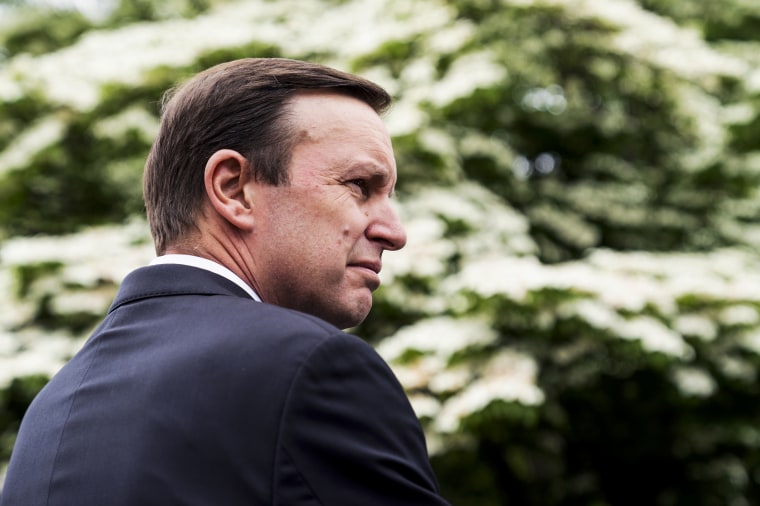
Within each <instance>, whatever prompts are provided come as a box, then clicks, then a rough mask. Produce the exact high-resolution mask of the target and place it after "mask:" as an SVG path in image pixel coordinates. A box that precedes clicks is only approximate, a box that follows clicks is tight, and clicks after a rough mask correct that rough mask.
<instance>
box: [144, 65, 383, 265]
mask: <svg viewBox="0 0 760 506" xmlns="http://www.w3.org/2000/svg"><path fill="white" fill-rule="evenodd" d="M305 90H325V91H331V92H334V93H338V94H345V95H348V96H352V97H355V98H358V99H360V100H362V101H363V102H365V103H367V104H368V105H369V106H370V107H372V108H373V109H374V110H375V112H377V113H378V114H381V113H383V112H384V111H385V110H386V109H387V108H388V107H389V105H390V102H391V98H390V96H389V95H388V93H387V92H386V91H385V90H384V89H382V88H381V87H380V86H377V85H376V84H374V83H372V82H370V81H368V80H366V79H363V78H360V77H358V76H354V75H351V74H347V73H344V72H341V71H338V70H335V69H332V68H329V67H325V66H322V65H318V64H314V63H308V62H303V61H298V60H290V59H285V58H246V59H242V60H235V61H231V62H227V63H223V64H220V65H216V66H214V67H212V68H210V69H207V70H206V71H204V72H201V73H200V74H198V75H196V76H195V77H193V78H192V79H190V80H189V81H188V82H186V83H185V84H184V85H182V86H180V87H178V88H176V89H174V90H171V91H170V92H169V93H167V94H166V96H165V97H164V103H163V107H162V114H161V127H160V129H159V133H158V136H157V137H156V140H155V142H154V144H153V147H152V149H151V151H150V154H149V156H148V160H147V162H146V165H145V176H144V188H143V189H144V196H145V205H146V209H147V214H148V221H149V223H150V227H151V233H152V234H153V239H154V241H155V245H156V252H157V253H158V254H163V253H164V252H165V250H166V248H167V247H169V246H171V245H172V244H173V243H176V242H178V241H182V240H184V239H185V238H186V237H187V236H188V235H189V234H192V233H193V232H195V231H196V221H197V219H198V216H199V214H200V213H201V212H202V208H203V203H204V201H205V194H204V186H203V169H204V167H205V165H206V162H207V160H208V159H209V157H210V156H211V155H212V154H213V153H215V152H216V151H218V150H220V149H232V150H235V151H237V152H239V153H241V154H242V155H243V156H244V157H246V158H247V159H248V160H249V162H250V167H251V170H252V177H253V178H255V179H256V180H257V181H261V182H264V183H268V184H272V185H280V184H284V183H287V182H288V179H289V174H288V170H287V167H288V163H289V161H290V155H291V153H292V150H293V147H294V146H295V144H296V143H297V142H298V141H299V139H298V132H297V131H295V130H294V128H293V125H292V123H291V122H290V121H288V113H289V111H288V104H289V102H290V101H291V100H292V98H293V96H294V95H296V94H298V93H300V92H302V91H305Z"/></svg>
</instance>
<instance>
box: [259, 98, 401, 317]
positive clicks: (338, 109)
mask: <svg viewBox="0 0 760 506" xmlns="http://www.w3.org/2000/svg"><path fill="white" fill-rule="evenodd" d="M290 107H291V115H290V116H291V117H293V118H295V119H294V121H295V122H296V127H297V129H298V130H300V131H301V134H302V135H301V139H302V140H300V141H299V143H298V144H297V145H296V147H295V149H294V151H293V156H292V159H291V163H290V166H289V174H290V184H289V185H283V186H267V185H263V184H260V183H256V182H250V183H249V184H253V185H257V188H256V195H257V199H256V201H255V202H254V211H255V213H256V214H255V224H254V231H253V233H252V234H251V235H250V237H249V238H248V240H247V242H248V245H249V250H250V252H251V254H252V257H253V261H254V262H255V267H254V269H255V272H256V288H257V291H259V292H260V293H259V295H260V296H261V297H262V299H263V300H264V301H265V302H269V303H272V304H276V305H279V306H284V307H288V308H291V309H296V310H299V311H303V312H306V313H310V314H313V315H315V316H318V317H320V318H322V319H324V320H326V321H328V322H330V323H332V324H333V325H335V326H337V327H339V328H348V327H352V326H355V325H357V324H359V323H360V322H361V321H362V320H364V318H365V317H366V316H367V314H368V313H369V310H370V309H371V307H372V292H373V291H374V290H375V289H377V287H378V286H379V285H380V279H379V277H378V273H379V271H380V268H381V256H382V253H383V251H384V250H397V249H400V248H402V247H403V246H404V244H405V243H406V233H405V231H404V229H403V227H402V226H401V223H400V222H399V219H398V216H397V215H396V213H395V211H394V210H393V208H392V206H391V195H392V193H393V189H394V186H395V184H396V163H395V160H394V156H393V148H392V146H391V141H390V137H389V135H388V133H387V131H386V129H385V126H384V125H383V122H382V120H381V119H380V117H379V116H378V115H377V114H376V113H375V111H374V110H373V109H372V108H371V107H370V106H368V105H367V104H365V103H364V102H361V101H360V100H357V99H354V98H351V97H347V96H343V95H338V94H334V93H328V92H319V93H316V92H310V93H302V94H300V95H298V96H296V98H295V99H294V100H293V102H292V103H291V105H290ZM254 170H255V168H254Z"/></svg>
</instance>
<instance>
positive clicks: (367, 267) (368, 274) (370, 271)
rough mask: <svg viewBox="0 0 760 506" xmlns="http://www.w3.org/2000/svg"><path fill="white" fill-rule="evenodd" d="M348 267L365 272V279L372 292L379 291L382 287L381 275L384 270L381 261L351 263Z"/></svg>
mask: <svg viewBox="0 0 760 506" xmlns="http://www.w3.org/2000/svg"><path fill="white" fill-rule="evenodd" d="M348 267H352V268H355V269H357V270H359V271H362V272H363V277H364V278H365V279H366V281H367V288H369V289H370V290H371V291H375V290H377V288H378V287H379V286H380V276H379V274H380V269H382V264H381V263H380V262H379V261H378V262H375V261H372V260H365V261H357V262H351V263H349V264H348Z"/></svg>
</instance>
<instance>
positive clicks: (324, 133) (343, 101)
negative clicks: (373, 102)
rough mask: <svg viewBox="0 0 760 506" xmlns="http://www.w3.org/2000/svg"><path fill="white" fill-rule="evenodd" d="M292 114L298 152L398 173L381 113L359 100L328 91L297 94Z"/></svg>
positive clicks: (292, 104) (292, 103)
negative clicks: (306, 152) (307, 152)
mask: <svg viewBox="0 0 760 506" xmlns="http://www.w3.org/2000/svg"><path fill="white" fill-rule="evenodd" d="M289 112H290V114H291V119H292V122H293V125H294V126H295V128H296V131H297V134H296V136H297V144H296V147H295V151H296V152H299V151H300V152H304V151H309V156H311V157H319V158H325V157H331V158H333V162H336V161H338V159H343V163H346V164H359V165H362V164H366V165H369V166H375V169H385V170H386V171H389V172H393V173H394V174H395V169H396V164H395V160H394V156H393V147H392V145H391V140H390V136H389V134H388V131H387V130H386V128H385V124H384V123H383V121H382V119H381V118H380V116H379V115H378V114H377V113H376V112H375V111H374V109H372V107H370V106H369V105H368V104H366V103H364V102H362V101H361V100H359V99H356V98H353V97H349V96H346V95H340V94H336V93H329V92H309V93H301V94H299V95H296V97H294V99H293V100H292V102H291V103H290V111H289Z"/></svg>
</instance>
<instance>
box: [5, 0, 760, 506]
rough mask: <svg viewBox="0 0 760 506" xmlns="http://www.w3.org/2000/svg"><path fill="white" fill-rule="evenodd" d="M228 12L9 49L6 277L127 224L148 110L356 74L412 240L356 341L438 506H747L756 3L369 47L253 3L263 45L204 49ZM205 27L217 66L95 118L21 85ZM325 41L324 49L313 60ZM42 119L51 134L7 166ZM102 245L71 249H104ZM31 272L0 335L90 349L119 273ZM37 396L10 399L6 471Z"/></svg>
mask: <svg viewBox="0 0 760 506" xmlns="http://www.w3.org/2000/svg"><path fill="white" fill-rule="evenodd" d="M222 3H225V2H216V1H213V0H204V1H197V0H176V1H172V2H163V3H160V2H154V1H148V0H140V1H138V2H133V1H127V0H125V1H121V2H119V3H118V5H117V7H116V8H115V10H114V11H113V12H111V14H110V16H108V17H107V19H105V20H104V21H102V22H96V21H92V20H87V19H85V18H83V17H82V16H80V15H78V14H77V13H71V12H70V13H65V14H63V15H61V16H42V17H39V23H38V24H36V25H35V24H33V23H28V22H26V21H24V22H19V23H18V24H17V25H9V27H7V28H4V30H5V32H4V34H3V35H2V37H1V38H2V40H4V41H5V42H4V44H5V45H6V49H5V53H6V60H4V62H7V63H8V66H7V69H8V76H9V78H8V80H7V81H6V82H4V83H0V84H5V85H6V86H9V85H8V82H11V83H16V84H19V86H20V91H19V92H18V93H10V92H9V94H8V95H7V97H6V98H2V97H0V161H2V162H3V163H7V164H8V165H7V166H0V229H2V233H1V234H2V236H3V239H4V240H5V241H6V243H5V244H4V245H3V246H4V248H3V250H1V251H0V253H5V252H6V251H11V252H13V251H14V249H13V247H14V246H16V247H18V250H20V251H22V252H23V251H26V250H25V248H27V247H29V248H33V246H31V245H32V244H34V240H33V239H30V238H28V237H26V238H23V239H21V236H33V235H35V234H41V233H44V234H69V233H72V232H77V231H81V230H83V229H85V228H86V227H87V226H89V225H95V224H114V223H122V222H125V221H127V220H130V219H131V218H133V217H134V216H136V215H137V216H140V215H142V213H143V209H142V202H141V196H140V192H141V184H140V177H141V171H142V165H143V161H144V158H145V155H146V154H147V151H148V148H149V145H150V142H151V138H152V134H153V131H154V129H155V127H156V125H157V121H158V106H159V103H160V98H161V95H162V94H163V92H164V90H166V89H167V88H170V87H171V86H173V85H174V84H175V83H176V82H178V81H181V80H182V79H184V78H186V77H188V76H189V75H191V74H193V73H195V72H197V71H199V70H201V69H204V68H206V67H208V66H211V65H214V64H216V63H220V62H222V61H226V60H230V59H234V58H241V57H247V56H272V57H275V56H276V57H279V56H283V57H295V58H305V59H309V58H310V59H314V60H316V61H322V62H328V63H332V64H335V65H337V66H340V67H343V68H345V69H346V70H352V71H355V72H359V73H363V74H364V73H366V74H367V75H368V76H369V77H376V78H379V79H380V80H381V81H383V80H384V81H385V82H384V83H383V84H388V85H389V89H390V90H391V91H392V92H393V93H394V94H395V95H396V99H397V100H396V106H395V108H394V109H392V110H391V111H390V113H389V115H388V119H389V124H392V123H393V121H397V122H398V123H399V124H400V125H399V124H397V125H396V128H397V129H398V130H397V131H395V132H394V139H393V140H394V149H395V151H396V159H397V164H398V167H399V174H400V179H399V182H398V197H399V198H398V201H399V208H400V213H401V215H402V218H403V219H404V221H405V222H406V223H407V224H408V230H409V231H410V241H409V244H408V246H407V248H406V249H405V250H404V251H406V252H407V253H404V251H402V252H399V253H396V254H389V255H387V256H386V257H384V261H385V264H386V267H385V268H384V270H383V275H384V276H385V275H387V276H388V282H387V283H384V285H383V286H382V287H381V288H380V289H379V290H378V291H377V293H376V295H375V304H374V308H373V311H372V313H371V314H370V316H369V317H368V318H367V319H366V320H365V321H364V322H363V323H362V324H361V325H360V326H358V327H357V328H356V329H353V331H354V332H356V333H357V334H358V335H360V336H362V337H364V338H366V339H367V340H368V341H369V342H371V343H372V344H373V345H376V346H377V347H378V350H379V351H381V352H382V353H383V354H384V356H385V357H386V358H387V359H388V361H389V362H390V363H391V365H392V366H393V367H394V368H395V369H396V370H397V372H398V373H399V377H400V379H401V380H402V382H403V383H404V386H405V387H406V388H407V389H408V391H409V394H410V398H411V399H412V403H413V405H414V406H415V408H416V409H418V410H419V415H420V419H421V421H422V423H423V426H424V428H425V430H426V432H427V433H428V436H429V442H430V444H431V451H432V455H431V457H432V462H433V465H434V467H435V469H436V471H437V474H438V476H439V479H440V482H441V486H442V489H443V491H444V495H445V496H446V497H447V498H449V499H450V500H451V502H452V503H453V504H457V505H460V506H468V505H473V506H496V505H513V504H520V505H526V506H530V505H545V504H552V505H573V506H574V505H578V506H588V505H595V506H602V505H615V506H618V505H627V504H631V505H633V504H636V505H639V504H647V505H650V504H651V505H655V506H660V505H661V506H671V505H700V506H702V505H703V506H711V505H724V504H736V505H743V504H755V503H760V429H758V428H757V426H756V425H757V420H758V419H759V418H760V412H758V409H760V408H758V407H757V403H756V402H755V401H756V399H757V398H758V396H759V395H760V391H759V389H760V387H759V386H758V375H759V374H760V338H758V336H760V317H759V316H758V314H760V302H758V300H760V299H758V297H757V296H756V295H755V294H756V293H757V289H756V287H757V285H758V284H760V279H759V278H758V275H757V273H758V272H760V260H758V259H757V255H756V253H755V252H756V251H757V247H758V246H760V229H758V227H757V218H758V216H760V204H758V202H760V199H758V193H759V192H760V153H758V144H757V139H758V138H760V101H758V97H759V96H760V95H759V94H758V89H757V84H756V83H757V71H756V70H755V69H757V68H758V65H759V64H760V57H758V54H760V52H758V50H757V49H758V47H760V46H759V44H758V42H760V41H758V35H757V34H758V33H760V32H758V23H759V21H758V20H759V19H760V17H758V11H757V8H756V7H755V6H754V5H752V2H751V1H747V0H720V1H716V2H701V3H700V2H694V1H691V0H672V1H671V0H639V1H638V2H628V1H623V0H598V1H584V2H573V1H569V2H543V1H535V2H533V1H522V0H520V1H516V0H515V1H510V0H504V1H497V0H449V1H443V0H442V1H440V2H438V1H432V2H427V1H425V2H412V3H410V2H404V1H403V0H399V1H396V0H388V2H387V3H386V4H384V5H383V9H382V12H380V11H378V12H377V18H378V19H376V20H374V19H373V24H372V29H371V30H370V29H368V28H367V26H368V25H362V24H360V23H358V20H357V19H356V18H353V19H350V20H344V21H342V22H338V20H336V19H335V18H333V17H331V16H333V15H334V14H333V13H335V12H344V11H343V10H342V9H344V8H348V7H351V5H352V1H349V0H346V1H343V0H340V1H319V0H308V1H305V2H303V3H302V5H299V10H298V12H295V11H293V12H288V11H286V10H278V9H279V8H280V7H281V5H280V3H277V2H264V3H262V4H261V6H260V7H261V8H260V9H257V10H256V14H255V20H254V21H251V20H250V19H247V18H246V19H243V18H242V16H241V19H237V18H235V19H234V23H235V25H236V26H244V27H246V29H248V30H249V31H250V33H251V35H250V39H249V40H247V41H244V42H240V43H239V44H238V43H221V42H220V43H217V42H218V41H217V40H216V37H215V35H216V34H218V32H216V33H209V31H208V29H207V26H209V25H208V24H205V23H207V22H208V20H209V19H210V18H204V16H206V15H210V13H213V12H214V8H215V7H217V6H219V5H221V4H222ZM245 5H249V4H248V3H247V2H246V3H245ZM243 6H244V4H243V3H241V4H239V5H237V6H236V7H239V8H240V9H239V10H240V12H243V11H244V9H243ZM288 8H289V7H288ZM301 8H303V11H302V10H301ZM362 8H369V4H366V5H365V4H362ZM233 11H234V12H235V15H236V16H237V15H238V10H232V11H230V12H233ZM303 12H305V13H307V17H306V18H304V17H303V16H301V14H302V13H303ZM350 12H353V11H350ZM247 15H248V16H251V14H247ZM193 17H196V18H197V19H198V20H200V21H202V22H203V23H201V22H199V25H198V26H200V27H201V28H198V27H193V25H192V24H182V27H183V28H182V30H197V31H196V32H193V36H197V37H212V38H214V41H213V42H214V43H213V44H212V43H209V44H207V45H204V46H203V47H201V48H194V49H193V50H192V51H193V52H190V50H185V48H184V47H183V48H181V49H182V51H181V54H180V53H178V55H177V56H176V61H172V59H171V58H167V59H166V60H165V61H163V62H162V63H157V64H155V65H151V66H149V67H148V68H143V67H139V68H140V69H141V70H140V72H132V71H131V69H128V68H125V69H124V73H125V75H129V76H130V78H124V79H121V78H120V77H113V81H112V82H108V81H106V82H100V81H99V84H98V86H97V92H98V94H99V100H98V101H97V103H96V104H95V105H93V106H92V107H84V106H83V107H78V106H77V105H72V104H68V103H64V102H65V101H63V100H61V99H58V98H55V96H54V95H53V94H48V93H47V92H46V90H45V89H44V86H40V85H38V83H37V81H36V80H35V79H36V76H35V75H34V74H35V72H32V73H31V74H30V73H29V72H30V71H29V70H28V69H29V67H25V66H24V65H22V64H21V63H20V62H22V63H23V61H22V60H23V59H22V58H20V57H19V55H20V54H21V53H22V52H26V53H32V54H45V55H48V54H49V53H54V51H55V50H56V49H58V48H63V47H73V48H76V46H77V44H78V41H81V40H82V35H84V34H86V33H87V32H88V31H89V30H91V29H95V28H104V27H108V28H112V29H117V27H126V25H130V24H135V27H140V28H141V29H145V30H146V33H147V34H148V35H145V37H156V36H157V35H156V34H157V33H161V34H163V33H165V32H166V31H169V33H171V32H170V31H171V30H172V29H176V28H173V26H175V25H174V24H173V23H174V22H175V21H177V20H180V19H183V20H189V19H191V18H193ZM312 17H313V19H312ZM20 19H21V18H20ZM30 19H31V18H30ZM35 19H37V18H35ZM138 22H139V23H140V24H139V25H138V24H137V23H138ZM98 23H100V24H98ZM227 23H229V20H227ZM245 23H248V24H245ZM96 25H97V26H96ZM151 25H154V26H157V27H158V28H160V32H151V31H150V26H151ZM215 26H220V25H215ZM222 26H230V25H229V24H226V25H222ZM315 26H320V27H321V26H326V27H329V28H330V29H329V30H325V32H326V33H327V32H329V35H330V40H325V41H322V42H319V43H318V42H316V39H314V38H313V37H312V36H313V34H314V27H315ZM389 27H392V29H389ZM402 27H403V29H402ZM264 28H266V29H264ZM278 29H279V30H280V31H279V32H275V30H278ZM375 29H377V32H375V31H374V30H375ZM269 30H272V33H276V34H278V35H279V36H280V37H281V38H280V39H278V37H277V36H273V35H271V34H270V32H269ZM299 30H300V31H299ZM357 31H361V32H362V33H361V34H359V35H361V36H356V35H357V34H356V32H357ZM370 32H371V33H370ZM123 33H125V34H126V33H127V32H126V31H125V32H123ZM129 33H131V32H129ZM299 34H300V36H302V37H303V38H304V40H308V41H309V43H308V44H303V46H301V45H299V44H297V43H294V42H295V39H298V37H299ZM120 35H121V34H120ZM177 35H185V34H184V33H182V34H177ZM365 36H366V37H365ZM152 40H153V39H151V41H152ZM166 40H170V39H166ZM183 40H189V39H183ZM165 43H166V42H165ZM355 46H356V47H355ZM357 48H360V49H357ZM473 62H475V63H473ZM33 63H37V61H36V60H33ZM125 65H127V64H125ZM4 69H5V67H4V68H3V69H0V70H4ZM753 83H754V84H753ZM10 87H11V88H12V86H10ZM3 97H5V96H3ZM399 118H400V119H399ZM51 119H52V121H54V122H55V124H56V125H59V126H60V132H61V134H60V137H57V138H54V139H53V140H50V141H49V142H47V144H45V143H44V142H42V145H41V146H38V147H36V148H34V149H29V151H28V156H27V158H26V159H24V157H23V156H12V157H4V155H5V154H6V153H7V152H11V151H12V150H13V148H15V147H16V146H17V145H24V144H25V142H26V141H28V140H29V139H27V138H26V137H24V134H28V137H30V138H31V140H35V139H37V140H39V139H40V137H39V136H38V135H37V130H35V129H34V127H35V125H39V124H44V122H45V121H47V120H51ZM19 139H20V140H19ZM43 140H44V139H43ZM22 141H23V142H22ZM22 154H23V153H22ZM6 160H11V162H7V161H6ZM124 230H126V228H118V229H115V234H116V236H119V235H120V234H121V235H123V234H122V232H124ZM80 233H82V232H80ZM72 237H73V239H72V240H75V238H77V237H79V236H76V235H75V236H72ZM103 237H104V236H101V235H98V234H95V235H94V236H92V238H90V239H89V241H90V242H88V243H86V244H87V247H86V249H87V250H88V251H89V250H95V252H96V253H99V251H100V249H101V248H102V247H103V246H104V242H113V237H114V236H105V237H110V238H106V239H104V238H103ZM15 240H18V241H19V242H18V243H16V242H14V241H15ZM145 240H146V241H147V234H146V235H145ZM25 241H30V242H29V244H27V243H26V242H25ZM129 241H132V240H131V239H130V240H128V241H127V242H129ZM132 242H136V243H138V244H135V245H134V246H135V248H140V247H143V246H145V243H144V242H143V243H141V241H140V240H135V241H132ZM132 242H129V247H131V246H132V245H133V244H132ZM19 244H20V245H21V246H18V245H19ZM40 244H42V246H39V248H43V247H44V248H49V249H50V248H53V249H54V248H55V246H52V247H51V246H50V245H49V244H46V243H45V242H41V243H40ZM119 248H121V249H124V250H127V249H128V247H127V246H125V245H122V246H119ZM18 250H17V252H16V253H15V256H14V255H10V257H11V258H10V260H8V259H7V258H6V257H5V256H4V257H3V262H4V264H3V265H0V267H2V269H3V270H0V283H2V282H3V280H4V278H3V276H2V275H3V274H6V273H7V274H9V275H11V276H12V279H13V284H10V285H8V286H10V287H12V289H11V290H9V291H8V294H6V297H8V300H7V304H5V305H7V306H10V307H15V306H16V305H18V307H19V308H21V309H20V311H19V314H20V315H21V316H19V317H17V318H15V319H14V318H9V319H7V320H2V319H0V331H7V332H8V333H9V335H11V336H13V338H14V339H15V336H16V333H18V335H19V336H20V337H19V338H18V339H19V342H23V339H27V338H28V337H27V335H26V334H24V335H21V333H22V332H38V333H40V335H48V334H51V333H57V332H61V333H62V334H64V335H65V336H66V338H68V336H72V337H80V336H84V335H86V334H87V332H88V331H89V329H90V328H91V326H92V325H93V324H94V323H95V321H96V320H97V318H98V315H99V312H101V311H102V309H103V306H107V302H105V300H106V299H108V298H109V297H111V296H112V295H113V289H114V287H115V284H116V283H117V281H116V280H117V279H118V276H117V275H116V274H114V273H110V274H107V275H104V274H103V272H101V271H100V270H98V271H97V272H92V271H94V270H95V269H94V268H92V271H88V274H86V275H83V276H82V273H81V272H78V269H74V268H72V266H71V262H72V260H71V259H70V258H66V259H57V258H56V257H55V256H52V257H51V256H45V257H44V258H47V260H44V259H43V260H39V261H37V260H34V259H29V260H24V259H23V256H24V255H23V254H21V253H18ZM130 251H131V250H130ZM404 254H406V255H407V256H406V257H404V256H403V255H404ZM125 255H126V251H125ZM395 255H399V257H396V256H395ZM136 256H137V255H136ZM139 258H142V257H139ZM394 258H401V259H402V260H401V261H399V263H398V264H394ZM83 262H85V261H84V260H83ZM87 262H89V263H92V264H95V263H97V262H95V260H92V261H87ZM98 265H99V264H98ZM76 267H78V268H82V265H81V264H78V265H77V266H76ZM101 268H102V266H100V265H99V269H101ZM119 274H120V273H119ZM98 292H102V293H101V294H100V296H101V299H98V300H97V301H95V302H93V301H92V300H91V299H88V298H86V297H83V298H82V299H80V300H79V302H78V303H77V304H69V305H66V304H65V303H63V302H71V301H72V300H74V299H77V297H78V296H82V295H84V294H95V293H98ZM3 325H5V327H2V326H3ZM14 342H15V341H14ZM22 348H23V346H19V349H20V350H21V349H22ZM0 358H2V357H1V356H0ZM45 380H46V378H45V377H44V376H40V377H34V378H31V379H30V378H17V379H16V380H14V381H13V382H12V383H11V384H10V386H8V387H7V388H6V389H5V390H3V391H2V392H3V393H2V395H3V397H2V398H1V400H2V404H0V434H2V435H1V436H0V459H2V458H7V455H8V452H9V450H10V447H11V445H12V440H13V437H14V436H13V434H14V431H15V429H16V427H17V426H18V421H19V419H20V417H21V414H22V413H23V410H24V409H25V406H26V405H27V404H28V402H29V400H30V399H31V397H32V396H33V394H34V392H36V391H37V390H38V389H39V387H41V385H42V384H43V383H44V381H45Z"/></svg>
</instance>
